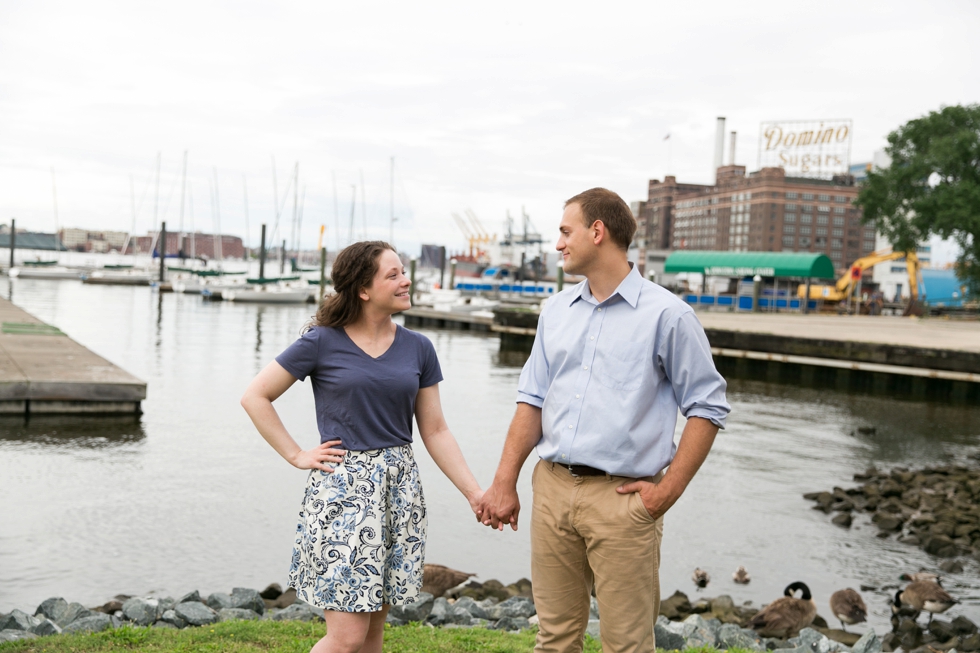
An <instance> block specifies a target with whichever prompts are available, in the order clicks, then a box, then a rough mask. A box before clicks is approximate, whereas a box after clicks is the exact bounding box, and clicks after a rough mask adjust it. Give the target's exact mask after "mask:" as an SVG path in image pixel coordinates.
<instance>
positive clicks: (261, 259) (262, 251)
mask: <svg viewBox="0 0 980 653" xmlns="http://www.w3.org/2000/svg"><path fill="white" fill-rule="evenodd" d="M259 279H265V223H262V243H261V245H260V246H259Z"/></svg>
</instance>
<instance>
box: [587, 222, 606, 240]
mask: <svg viewBox="0 0 980 653" xmlns="http://www.w3.org/2000/svg"><path fill="white" fill-rule="evenodd" d="M589 230H590V231H591V232H592V243H593V244H595V245H601V244H602V241H604V240H605V239H606V225H605V224H603V223H602V220H596V221H595V222H593V223H592V226H591V227H589Z"/></svg>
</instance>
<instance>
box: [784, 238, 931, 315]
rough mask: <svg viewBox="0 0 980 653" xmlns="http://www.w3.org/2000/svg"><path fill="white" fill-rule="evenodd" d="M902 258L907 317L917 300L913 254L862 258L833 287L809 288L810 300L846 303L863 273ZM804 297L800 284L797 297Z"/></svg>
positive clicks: (876, 254) (883, 253) (890, 253)
mask: <svg viewBox="0 0 980 653" xmlns="http://www.w3.org/2000/svg"><path fill="white" fill-rule="evenodd" d="M900 258H904V259H905V267H906V270H907V271H908V274H909V304H908V307H907V308H906V311H905V314H906V315H909V314H910V313H912V312H914V311H915V307H916V306H917V304H918V300H919V281H920V279H919V257H918V256H916V254H915V252H893V251H885V250H882V251H880V252H873V253H871V254H868V255H867V256H863V257H861V258H859V259H857V260H856V261H854V262H853V263H851V266H850V268H849V269H848V271H847V272H845V273H844V275H843V276H842V277H841V278H840V279H838V280H837V283H836V284H835V285H833V286H820V285H811V286H810V299H822V300H823V301H824V303H825V305H826V304H835V303H836V304H840V303H841V302H844V303H846V302H848V301H849V300H850V299H851V297H852V296H853V295H854V294H855V292H856V290H857V288H858V286H859V285H860V282H861V276H862V274H864V271H865V270H867V269H868V268H870V267H873V266H875V265H877V264H879V263H884V262H885V261H894V260H896V259H900ZM804 295H806V286H805V285H803V284H800V287H799V289H798V290H797V296H798V297H800V299H802V298H803V296H804Z"/></svg>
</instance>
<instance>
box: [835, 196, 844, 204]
mask: <svg viewBox="0 0 980 653" xmlns="http://www.w3.org/2000/svg"><path fill="white" fill-rule="evenodd" d="M834 201H835V202H837V203H838V204H843V203H844V202H846V201H847V198H846V197H844V196H843V195H834Z"/></svg>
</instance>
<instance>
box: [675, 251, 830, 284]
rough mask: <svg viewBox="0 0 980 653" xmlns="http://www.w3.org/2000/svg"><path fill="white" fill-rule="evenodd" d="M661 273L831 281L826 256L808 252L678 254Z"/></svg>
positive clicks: (693, 252)
mask: <svg viewBox="0 0 980 653" xmlns="http://www.w3.org/2000/svg"><path fill="white" fill-rule="evenodd" d="M664 272H667V273H670V274H676V273H677V272H699V273H701V274H706V275H708V276H717V277H753V276H755V275H757V274H758V275H759V276H761V277H814V278H816V279H833V278H835V276H836V275H835V274H834V264H833V263H832V262H831V260H830V258H828V257H827V255H826V254H812V253H810V252H710V251H694V250H681V251H677V252H674V253H672V254H671V255H670V256H668V257H667V261H666V262H665V263H664Z"/></svg>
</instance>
